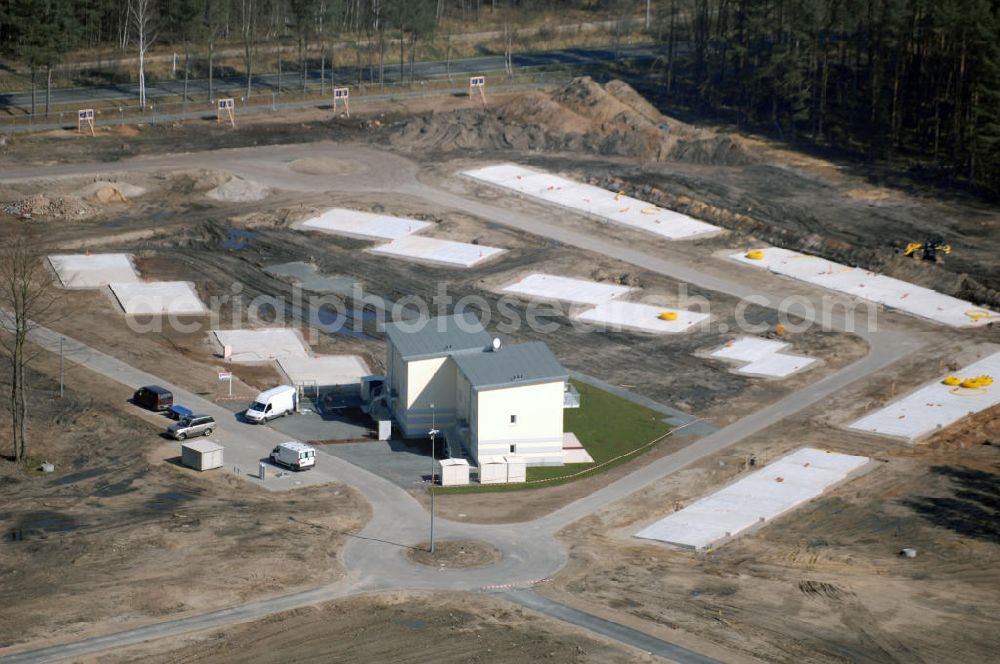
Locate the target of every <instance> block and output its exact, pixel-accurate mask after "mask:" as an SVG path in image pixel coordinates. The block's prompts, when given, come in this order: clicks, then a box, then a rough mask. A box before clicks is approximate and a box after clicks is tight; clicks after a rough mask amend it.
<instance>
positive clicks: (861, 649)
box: [543, 408, 1000, 662]
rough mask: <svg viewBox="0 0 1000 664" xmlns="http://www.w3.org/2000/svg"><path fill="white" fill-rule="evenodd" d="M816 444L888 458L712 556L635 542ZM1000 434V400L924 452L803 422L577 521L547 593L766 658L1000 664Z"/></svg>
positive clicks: (566, 536)
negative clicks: (755, 469)
mask: <svg viewBox="0 0 1000 664" xmlns="http://www.w3.org/2000/svg"><path fill="white" fill-rule="evenodd" d="M811 415H815V413H812V414H811ZM805 444H811V445H814V446H819V447H824V448H829V449H834V450H837V451H846V452H853V453H859V454H868V455H874V456H875V457H876V458H877V459H879V460H880V461H881V462H882V463H881V464H880V466H879V467H877V468H876V469H875V470H874V471H872V472H871V473H869V474H867V475H865V476H862V477H861V478H859V479H856V480H854V481H851V482H849V483H847V484H845V485H843V486H841V487H840V488H838V489H836V490H834V491H831V492H829V493H828V494H827V495H825V496H823V497H822V498H820V499H817V500H815V501H813V502H812V503H810V504H808V505H807V506H805V507H803V508H801V509H799V510H797V511H795V512H793V513H792V514H790V515H786V516H785V517H783V518H782V519H780V520H779V521H778V522H777V523H775V524H773V525H769V526H765V527H764V528H762V529H760V530H758V531H757V532H756V533H753V534H750V535H746V536H743V537H740V538H737V539H736V540H734V541H732V542H729V543H727V544H724V545H723V546H721V547H719V548H718V549H716V550H714V551H712V552H710V553H693V552H689V551H679V550H673V549H671V548H669V547H666V546H662V545H657V544H654V543H650V542H645V541H642V540H637V539H634V538H632V534H633V533H634V532H636V531H637V530H639V529H640V528H641V527H642V526H644V525H645V524H646V523H649V522H651V521H652V520H655V519H657V518H660V517H662V516H663V515H664V514H665V513H669V512H671V511H673V510H675V509H679V508H681V507H683V506H684V505H685V504H687V503H688V502H690V501H691V500H694V499H696V498H697V497H699V496H700V495H702V494H704V493H708V492H710V491H712V490H714V489H715V488H717V487H718V486H720V485H722V484H725V483H726V482H728V481H730V480H731V479H732V478H733V477H735V476H736V475H738V474H739V473H741V472H744V469H745V460H746V458H747V457H748V456H749V455H750V454H754V455H756V456H757V458H758V460H762V461H765V462H766V461H767V460H769V459H773V458H776V457H778V456H779V455H781V454H784V453H785V452H787V451H790V450H791V449H795V448H797V447H800V446H802V445H805ZM996 444H1000V408H995V409H993V410H992V411H988V412H986V413H984V414H982V415H981V416H980V417H977V418H975V419H973V420H970V421H969V422H968V423H966V424H964V425H960V426H959V427H957V428H955V429H954V430H952V431H950V432H947V433H944V434H942V435H939V436H938V437H937V438H936V439H934V440H932V441H930V442H929V444H927V445H923V446H918V447H910V446H905V447H904V446H900V447H892V446H888V447H887V446H886V445H885V441H878V442H877V443H874V442H873V441H872V440H867V439H865V438H864V437H859V436H856V435H853V434H850V433H848V432H846V431H843V430H837V429H828V428H824V427H817V426H816V425H815V424H814V423H813V422H812V421H811V417H809V416H804V417H802V418H799V419H797V420H796V421H795V422H786V423H783V424H782V425H781V426H780V427H773V428H772V429H770V430H768V431H765V432H763V433H762V434H760V435H758V436H755V437H754V438H753V439H751V440H748V441H745V442H744V443H741V444H740V445H738V446H736V447H734V448H732V449H731V450H729V451H728V452H727V453H726V454H724V455H720V456H717V457H716V458H713V459H710V460H708V461H706V462H704V463H701V464H698V465H696V466H694V467H690V468H687V469H685V470H683V471H681V472H679V473H677V474H676V475H674V476H672V477H671V478H669V479H668V480H665V481H663V482H660V483H658V484H657V485H655V486H653V487H651V488H650V489H648V490H644V491H642V492H640V493H639V494H637V495H635V496H633V497H631V498H630V499H628V500H626V501H623V502H622V503H621V504H619V505H615V506H613V507H612V508H610V509H607V510H604V511H603V512H601V513H598V514H596V515H594V516H593V517H590V518H588V519H584V520H582V521H580V522H578V523H577V524H574V525H573V526H570V527H569V528H567V529H566V530H565V531H563V532H562V533H561V537H562V539H563V541H564V542H565V543H566V545H567V547H568V548H569V550H570V564H569V566H568V567H567V568H566V569H565V570H564V571H563V572H562V573H560V574H559V575H558V576H557V577H556V579H555V580H554V582H553V583H552V584H551V587H550V588H547V589H545V590H543V593H545V594H551V595H552V596H553V598H556V599H560V600H562V601H568V602H570V603H575V604H577V605H578V606H579V607H580V608H588V607H590V608H594V607H596V608H598V609H600V610H604V611H613V612H614V613H616V614H626V615H628V616H629V617H630V618H631V619H632V620H634V621H636V622H635V623H632V624H633V626H641V627H640V628H641V629H647V630H650V631H652V632H653V633H659V634H663V635H664V636H669V635H670V634H671V633H674V632H678V631H679V632H681V633H683V634H687V635H691V636H695V637H698V638H703V639H708V640H711V641H713V642H715V643H717V644H719V645H721V646H724V647H727V648H731V649H734V650H736V651H739V652H742V653H744V654H746V655H753V656H755V657H759V658H761V659H764V660H766V661H778V662H798V661H805V660H808V661H814V662H842V661H845V660H847V661H879V662H881V661H886V662H888V661H925V662H932V661H956V660H963V661H983V660H986V659H990V658H991V657H992V653H995V652H996V650H997V648H998V647H1000V640H998V638H997V635H996V632H995V630H993V629H992V628H991V627H990V624H991V622H992V616H993V615H994V614H995V612H996V611H997V609H998V607H1000V605H998V596H997V594H996V592H995V589H996V588H997V587H998V584H1000V573H998V572H997V571H996V570H997V567H996V563H997V561H998V560H1000V532H998V530H997V528H996V524H997V514H996V503H997V496H998V495H1000V475H998V473H997V467H998V458H997V447H996ZM903 547H914V548H916V549H917V550H918V556H917V558H915V559H907V558H903V557H901V556H900V555H899V551H900V549H901V548H903Z"/></svg>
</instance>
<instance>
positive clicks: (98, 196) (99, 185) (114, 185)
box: [74, 180, 146, 205]
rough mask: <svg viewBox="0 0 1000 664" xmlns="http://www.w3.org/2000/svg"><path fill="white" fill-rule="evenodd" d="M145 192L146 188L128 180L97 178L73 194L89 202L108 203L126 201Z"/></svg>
mask: <svg viewBox="0 0 1000 664" xmlns="http://www.w3.org/2000/svg"><path fill="white" fill-rule="evenodd" d="M145 193H146V190H145V189H144V188H143V187H138V186H136V185H134V184H129V183H128V182H110V181H108V180H97V181H95V182H91V183H90V184H88V185H86V186H84V187H81V188H80V189H78V190H77V191H75V192H74V195H75V196H79V197H80V198H83V199H85V200H87V201H89V202H91V203H98V204H100V205H110V204H114V203H127V202H128V201H129V200H130V199H133V198H137V197H139V196H142V195H143V194H145Z"/></svg>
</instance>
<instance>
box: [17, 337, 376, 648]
mask: <svg viewBox="0 0 1000 664" xmlns="http://www.w3.org/2000/svg"><path fill="white" fill-rule="evenodd" d="M33 366H34V368H35V369H36V370H37V371H38V372H40V373H35V371H32V375H31V377H30V378H31V385H32V393H33V394H32V412H33V413H34V419H33V424H32V426H31V429H30V436H31V441H32V446H31V448H30V450H29V452H30V454H31V455H32V457H33V458H35V459H37V460H46V461H50V462H52V463H54V464H55V466H56V473H55V474H54V475H43V474H41V473H36V472H34V471H31V472H23V471H18V470H16V469H15V468H14V467H12V466H11V465H9V464H8V463H6V462H3V463H0V473H2V475H0V503H2V505H3V507H2V508H0V532H2V535H3V539H2V541H0V578H2V579H3V581H2V583H0V587H2V591H3V594H4V596H5V597H7V598H8V599H7V601H6V602H4V605H3V607H2V608H0V653H3V652H5V651H8V649H9V648H13V647H16V646H17V645H18V644H23V643H26V642H28V641H30V642H31V643H32V645H33V646H36V647H37V646H41V645H44V644H46V643H50V642H52V641H55V640H60V639H66V638H70V637H72V638H82V637H84V636H87V635H92V634H97V633H101V632H107V631H113V630H119V629H125V628H127V627H130V626H134V625H139V624H143V623H149V622H154V621H157V620H163V619H164V618H167V617H174V616H179V615H185V614H191V613H199V612H204V611H207V610H211V609H214V608H221V607H225V606H228V605H233V604H239V603H241V602H243V601H246V600H247V599H249V598H256V597H261V596H267V595H272V594H278V593H283V592H289V591H293V590H295V589H298V588H301V587H304V586H305V585H308V586H312V585H316V584H318V583H326V582H330V581H333V580H335V579H337V578H339V577H340V576H341V574H342V573H343V569H342V567H341V565H340V563H339V561H338V559H337V552H338V550H339V549H340V547H341V546H342V543H343V541H344V537H345V534H346V533H349V532H352V531H356V530H357V529H359V528H360V527H361V526H362V525H363V523H364V522H365V521H366V520H367V519H368V509H369V508H368V506H367V503H366V502H365V501H364V499H363V498H362V497H361V496H360V495H359V494H357V493H356V492H355V491H354V490H353V489H351V488H349V487H348V486H346V485H343V484H337V483H335V484H331V485H327V486H324V487H318V488H314V489H307V490H302V491H297V492H296V493H295V494H294V495H292V496H288V495H282V494H270V493H267V492H264V491H261V490H258V489H255V488H253V487H251V486H250V485H248V484H246V483H244V482H242V481H241V480H239V479H237V478H235V477H233V476H232V475H229V474H225V473H222V472H221V471H216V472H209V473H197V472H195V471H191V470H188V469H185V468H182V467H180V466H179V465H178V462H177V457H178V456H179V448H178V446H177V444H176V443H173V442H168V441H166V440H165V439H160V438H158V437H157V436H156V435H155V434H156V433H157V432H158V431H160V430H162V427H163V417H162V416H158V415H154V414H150V413H145V412H144V411H139V410H138V409H136V408H134V407H133V406H130V405H128V404H126V403H125V400H126V399H127V397H128V396H129V394H128V390H127V389H125V388H123V387H122V386H120V385H118V384H117V383H114V382H112V381H109V380H106V379H102V378H99V377H97V376H95V375H93V374H91V373H90V372H87V371H86V370H83V369H79V368H76V367H73V365H70V366H69V367H68V369H69V370H68V371H67V374H66V381H67V383H66V384H67V393H66V397H65V398H64V399H62V400H60V399H58V398H56V397H55V396H54V395H58V384H57V383H56V382H54V381H53V380H52V378H51V377H49V376H50V375H51V374H53V373H56V372H57V371H58V358H55V357H52V356H51V355H49V354H42V355H40V356H39V358H38V359H37V360H36V361H35V364H34V365H33ZM6 370H7V369H6V366H5V365H2V366H0V377H2V379H3V380H6V376H5V374H3V373H2V372H5V371H6ZM56 375H57V373H56ZM8 426H9V425H8V424H7V423H6V417H5V414H0V448H2V449H4V450H5V451H6V450H7V449H9V440H8V433H7V432H8ZM157 441H159V442H157ZM32 467H33V466H32ZM289 561H308V562H309V567H310V570H311V572H310V575H309V577H308V578H306V579H304V578H303V577H302V575H301V574H299V573H298V572H297V570H296V568H295V566H294V565H289V564H288V562H289Z"/></svg>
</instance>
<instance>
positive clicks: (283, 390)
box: [244, 385, 299, 424]
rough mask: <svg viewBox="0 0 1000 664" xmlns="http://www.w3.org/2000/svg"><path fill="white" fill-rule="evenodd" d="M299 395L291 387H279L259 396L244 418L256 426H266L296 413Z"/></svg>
mask: <svg viewBox="0 0 1000 664" xmlns="http://www.w3.org/2000/svg"><path fill="white" fill-rule="evenodd" d="M298 400H299V393H298V391H296V389H295V388H294V387H292V386H291V385H279V386H278V387H272V388H271V389H269V390H265V391H264V392H261V393H260V394H258V395H257V398H256V399H254V402H253V403H252V404H250V407H249V408H247V410H246V412H245V413H244V416H245V417H246V418H247V419H248V420H249V421H251V422H253V423H254V424H264V423H265V422H267V421H268V420H273V419H274V418H276V417H281V416H282V415H287V414H288V413H294V412H295V408H296V406H298Z"/></svg>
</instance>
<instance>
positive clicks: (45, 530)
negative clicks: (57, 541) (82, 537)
mask: <svg viewBox="0 0 1000 664" xmlns="http://www.w3.org/2000/svg"><path fill="white" fill-rule="evenodd" d="M80 526H81V524H79V523H77V522H76V521H75V520H74V519H73V517H71V516H69V515H67V514H62V513H60V512H30V513H28V514H25V515H24V516H22V517H21V519H20V521H18V523H17V526H15V527H14V529H13V530H11V531H10V533H9V534H8V536H7V539H8V541H11V542H22V541H24V540H28V539H34V538H36V537H41V536H43V535H47V534H50V533H68V532H71V531H74V530H76V529H77V528H80Z"/></svg>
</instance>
